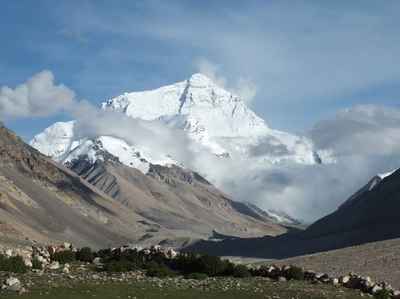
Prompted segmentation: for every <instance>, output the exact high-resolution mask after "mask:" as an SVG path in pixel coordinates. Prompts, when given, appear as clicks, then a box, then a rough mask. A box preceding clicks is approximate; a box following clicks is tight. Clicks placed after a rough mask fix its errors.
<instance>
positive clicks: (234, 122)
mask: <svg viewBox="0 0 400 299" xmlns="http://www.w3.org/2000/svg"><path fill="white" fill-rule="evenodd" d="M100 108H101V109H103V110H107V109H112V110H118V111H121V112H122V113H125V114H126V115H128V116H131V117H133V118H141V119H144V120H155V121H161V122H163V123H165V124H167V125H169V126H170V127H172V128H174V129H178V130H184V131H186V132H187V134H188V136H189V137H190V138H191V139H192V140H196V141H198V142H200V143H201V144H203V145H204V146H206V147H208V148H210V149H211V150H212V151H213V152H214V153H215V154H216V155H217V156H220V157H232V158H243V159H256V160H258V161H260V162H272V163H276V162H280V161H282V160H294V161H295V162H298V163H306V164H314V163H318V162H319V158H318V156H317V155H316V153H315V152H314V151H313V146H312V143H311V142H310V141H309V140H308V139H307V138H305V137H303V136H297V135H294V134H289V133H285V132H281V131H277V130H272V129H270V128H269V127H268V126H267V124H266V123H265V121H264V120H263V119H261V118H260V117H258V116H257V115H256V114H255V113H254V112H253V111H251V110H250V109H249V108H247V106H246V105H245V103H244V102H243V101H242V100H241V99H240V98H239V97H238V96H236V95H234V94H232V93H230V92H228V91H226V90H224V89H223V88H221V87H219V86H218V85H216V84H215V83H214V82H212V81H211V80H210V79H209V78H207V77H206V76H204V75H202V74H194V75H192V76H191V77H190V78H189V79H187V80H185V81H183V82H179V83H175V84H172V85H169V86H164V87H161V88H158V89H155V90H152V91H144V92H132V93H124V94H122V95H120V96H118V97H116V98H114V99H110V100H109V101H107V102H106V103H103V104H101V106H100Z"/></svg>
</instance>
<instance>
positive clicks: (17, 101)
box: [0, 71, 75, 120]
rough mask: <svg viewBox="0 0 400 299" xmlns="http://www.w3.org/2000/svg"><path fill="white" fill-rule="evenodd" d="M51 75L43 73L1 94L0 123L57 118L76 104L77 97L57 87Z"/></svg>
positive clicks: (64, 88)
mask: <svg viewBox="0 0 400 299" xmlns="http://www.w3.org/2000/svg"><path fill="white" fill-rule="evenodd" d="M53 81H54V75H53V73H52V72H51V71H42V72H41V73H38V74H36V75H34V76H33V77H32V78H29V79H28V80H27V81H26V83H23V84H20V85H18V86H17V87H16V88H15V89H11V88H9V87H7V86H4V87H2V88H1V90H0V119H1V120H13V119H19V118H27V117H32V118H42V117H49V116H54V115H56V114H58V113H59V112H60V110H62V109H70V107H71V106H72V105H74V104H75V93H74V92H73V91H72V90H71V89H69V88H68V87H66V86H65V85H63V84H60V85H55V84H54V82H53Z"/></svg>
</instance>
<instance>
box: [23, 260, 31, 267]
mask: <svg viewBox="0 0 400 299" xmlns="http://www.w3.org/2000/svg"><path fill="white" fill-rule="evenodd" d="M24 263H25V266H27V267H30V268H32V262H31V260H30V259H25V260H24Z"/></svg>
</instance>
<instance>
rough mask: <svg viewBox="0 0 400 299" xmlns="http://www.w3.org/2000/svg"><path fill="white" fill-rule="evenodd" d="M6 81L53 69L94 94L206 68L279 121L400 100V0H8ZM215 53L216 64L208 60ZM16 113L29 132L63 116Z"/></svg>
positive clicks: (15, 123) (283, 124)
mask: <svg viewBox="0 0 400 299" xmlns="http://www.w3.org/2000/svg"><path fill="white" fill-rule="evenodd" d="M0 11H1V12H2V14H1V15H2V17H1V18H0V38H1V40H2V43H1V47H0V86H9V87H10V88H13V89H14V88H15V87H16V86H17V85H18V84H21V83H24V82H25V81H26V80H27V79H28V78H29V77H32V76H33V75H34V74H36V73H38V72H40V71H42V70H51V71H52V72H53V73H54V76H55V83H56V84H59V83H63V84H65V85H66V86H68V87H69V88H71V89H73V90H74V91H75V93H76V96H77V98H78V99H82V98H84V99H87V100H89V101H90V102H91V103H92V104H94V105H98V104H100V103H101V102H103V101H105V100H107V99H109V98H111V97H115V96H117V95H119V94H121V93H123V92H130V91H139V90H147V89H154V88H157V87H159V86H162V85H167V84H171V83H174V82H178V81H182V80H184V79H186V78H187V77H189V76H190V75H191V74H193V73H196V72H199V71H202V72H206V73H208V74H206V75H210V76H213V77H215V79H216V80H218V81H220V82H224V83H225V85H226V86H227V87H228V88H229V87H230V88H231V89H237V88H238V87H237V86H236V85H237V82H238V79H239V78H242V79H243V78H244V79H245V80H246V82H250V83H251V86H253V87H256V88H255V90H257V93H256V94H255V96H254V97H253V96H252V97H251V98H250V99H249V100H248V102H249V106H250V108H251V109H253V110H254V111H255V112H256V113H257V114H258V115H259V116H261V117H262V118H264V119H265V120H266V122H267V123H268V124H269V125H270V127H272V128H276V129H281V130H287V131H301V132H304V131H308V130H310V129H311V128H312V127H313V125H314V124H315V123H316V122H317V121H318V120H320V119H324V118H328V117H331V116H332V115H335V114H336V113H337V112H338V111H339V110H340V109H342V108H346V107H350V106H354V105H357V104H375V105H385V106H390V107H396V108H400V100H399V97H398V95H399V94H400V63H399V57H400V35H399V30H400V1H394V0H393V1H256V0H253V1H233V0H228V1H223V0H220V1H184V0H182V1H97V0H96V1H45V0H38V1H28V0H25V1H23V0H21V1H13V0H10V1H7V0H4V1H1V2H0ZM204 61H205V62H206V63H205V64H204V63H202V62H204ZM66 119H68V116H66V115H63V114H61V115H58V116H55V117H51V118H36V119H17V120H12V121H7V122H6V125H8V126H9V127H11V128H12V129H14V130H15V131H16V132H17V133H18V134H20V135H21V136H22V137H23V138H24V139H25V140H29V139H30V138H31V137H32V136H33V135H35V134H36V133H39V132H41V131H42V130H43V129H44V128H45V127H47V126H49V125H50V124H52V123H53V122H55V121H57V120H66Z"/></svg>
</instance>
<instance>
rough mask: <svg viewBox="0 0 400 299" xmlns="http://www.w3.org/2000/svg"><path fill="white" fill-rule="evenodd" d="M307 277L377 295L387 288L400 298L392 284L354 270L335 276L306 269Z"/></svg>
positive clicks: (393, 295) (399, 292)
mask: <svg viewBox="0 0 400 299" xmlns="http://www.w3.org/2000/svg"><path fill="white" fill-rule="evenodd" d="M305 277H306V278H307V279H310V280H313V281H315V282H322V283H329V284H334V285H339V286H344V287H346V288H351V289H358V290H362V291H363V292H365V293H369V294H371V295H377V294H378V293H379V292H380V291H382V290H383V289H385V290H387V291H388V292H389V293H390V294H391V297H392V298H400V291H398V290H395V289H394V288H392V286H391V285H390V284H387V283H385V282H382V283H376V282H374V281H372V280H371V278H370V277H368V276H366V277H362V276H359V275H357V274H356V273H354V272H350V273H349V275H345V276H341V277H339V278H335V277H333V276H332V275H329V274H323V273H316V272H314V271H310V270H308V271H305Z"/></svg>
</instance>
